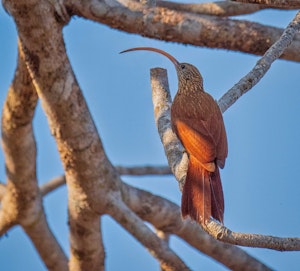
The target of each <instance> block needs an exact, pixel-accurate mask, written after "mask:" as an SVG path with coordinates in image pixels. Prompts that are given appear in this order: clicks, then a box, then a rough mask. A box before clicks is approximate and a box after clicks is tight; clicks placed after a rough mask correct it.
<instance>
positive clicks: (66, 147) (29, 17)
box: [5, 0, 116, 271]
mask: <svg viewBox="0 0 300 271" xmlns="http://www.w3.org/2000/svg"><path fill="white" fill-rule="evenodd" d="M24 5H26V9H24ZM5 6H6V9H7V10H8V12H9V13H10V14H11V15H12V16H13V17H14V19H15V22H16V25H17V28H18V33H19V36H20V39H21V41H22V46H23V50H24V52H25V56H26V64H27V66H28V69H29V72H30V75H31V78H33V84H34V87H35V89H36V90H37V93H38V96H39V98H40V99H41V102H42V107H43V109H44V111H45V113H46V115H47V118H48V121H49V126H50V130H51V132H52V134H53V136H54V137H55V140H56V143H57V147H58V150H59V153H60V157H61V160H62V163H63V165H64V168H65V172H66V180H67V185H68V192H69V197H68V200H69V214H70V228H71V236H70V240H71V242H70V243H71V249H70V251H71V262H70V266H71V267H72V269H71V270H80V269H81V268H82V269H83V270H91V271H92V270H103V269H104V248H103V242H102V237H101V231H100V220H99V214H100V213H101V212H104V210H105V209H106V204H107V201H106V198H107V189H108V187H109V185H113V184H112V183H111V182H110V181H108V180H110V179H113V178H112V175H113V176H114V175H115V172H114V170H113V168H112V166H111V165H110V163H109V161H108V160H107V158H106V156H105V153H104V151H103V147H102V144H101V141H100V139H99V137H98V134H97V130H96V127H95V125H94V123H93V120H92V118H91V115H90V112H89V110H88V108H87V105H86V103H85V100H84V98H83V96H82V93H81V91H80V88H79V86H78V84H77V81H76V79H75V76H74V74H73V71H72V69H71V66H70V63H69V61H68V58H67V54H66V50H65V45H64V40H63V36H62V26H63V24H64V23H63V22H62V21H61V20H60V19H59V18H57V16H56V15H57V14H56V10H55V9H54V6H53V5H52V4H51V1H50V2H49V1H38V2H37V1H35V0H29V1H25V0H22V1H20V0H18V1H14V0H7V1H5ZM49 41H51V42H49ZM99 187H101V189H99ZM115 189H116V188H115ZM86 251H88V252H89V253H90V254H89V255H87V254H86V253H85V252H86Z"/></svg>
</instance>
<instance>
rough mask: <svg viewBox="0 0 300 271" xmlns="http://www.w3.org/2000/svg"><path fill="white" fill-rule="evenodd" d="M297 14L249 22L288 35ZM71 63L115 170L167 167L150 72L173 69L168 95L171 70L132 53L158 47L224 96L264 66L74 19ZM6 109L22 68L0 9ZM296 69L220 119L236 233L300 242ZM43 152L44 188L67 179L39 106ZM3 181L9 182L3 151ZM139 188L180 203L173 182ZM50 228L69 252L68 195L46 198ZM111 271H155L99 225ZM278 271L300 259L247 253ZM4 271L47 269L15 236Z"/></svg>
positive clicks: (5, 245) (135, 249) (112, 228)
mask: <svg viewBox="0 0 300 271" xmlns="http://www.w3.org/2000/svg"><path fill="white" fill-rule="evenodd" d="M294 14H295V12H294V11H261V12H259V13H256V14H255V15H251V16H244V18H246V19H251V20H255V21H258V22H261V23H264V24H269V25H274V26H279V27H285V26H286V25H287V24H288V22H289V21H290V20H291V19H292V18H293V16H294ZM64 35H65V40H66V46H67V51H68V55H69V57H70V60H71V63H72V65H73V68H74V71H75V74H76V77H77V79H78V81H79V84H80V86H81V88H82V91H83V93H84V95H85V97H86V100H87V103H88V105H89V108H90V111H91V112H92V115H93V117H94V120H95V123H96V126H97V128H98V131H99V134H100V137H101V139H102V141H103V143H104V147H105V149H106V152H107V154H108V156H109V158H110V159H111V161H112V163H114V164H116V165H128V166H130V165H145V164H154V165H161V164H166V158H165V156H164V152H163V148H162V145H161V143H160V140H159V137H158V134H157V131H156V127H155V123H154V117H153V107H152V101H151V89H150V81H149V69H150V68H152V67H164V68H167V69H168V74H169V81H170V87H171V93H172V95H174V94H175V92H176V89H177V78H176V73H175V69H174V67H173V66H172V64H171V63H170V62H169V61H168V60H167V59H165V58H164V57H162V56H160V55H157V54H154V53H151V52H135V53H130V54H124V55H119V54H118V52H120V51H122V50H124V49H127V48H130V47H135V46H152V47H158V48H160V49H163V50H165V51H167V52H169V53H171V54H172V55H173V56H174V57H176V58H177V59H178V60H179V61H182V62H190V63H192V64H194V65H195V66H197V67H198V68H199V70H200V71H201V73H202V75H203V77H204V86H205V89H206V91H208V92H209V93H210V94H211V95H212V96H214V97H215V98H216V99H218V98H219V97H221V96H222V95H223V94H224V92H226V91H227V90H228V89H229V88H230V87H231V86H233V85H234V84H235V83H236V82H237V81H238V80H239V79H240V78H241V77H242V76H243V75H245V74H246V73H247V72H248V71H249V70H250V69H251V68H252V67H253V66H254V64H255V63H256V61H257V60H258V57H257V56H251V55H247V54H241V53H236V52H229V51H226V50H216V49H205V48H196V47H193V46H184V45H180V44H174V43H166V42H161V41H156V40H150V39H147V38H142V37H140V36H138V35H133V34H126V33H123V32H120V31H116V30H113V29H110V28H108V27H106V26H103V25H100V24H98V23H94V22H89V21H87V20H83V19H80V18H74V19H72V21H71V22H70V24H69V25H68V26H66V27H65V29H64ZM0 37H1V43H0V101H1V102H0V103H1V105H2V104H3V102H4V99H5V95H6V92H7V89H8V86H9V84H10V82H11V80H12V78H13V74H14V69H15V65H16V57H17V56H16V47H17V43H16V31H15V27H14V23H13V21H12V19H11V18H10V17H9V16H8V15H7V14H6V13H5V12H4V11H3V9H2V7H1V8H0ZM299 75H300V71H299V64H298V63H293V62H288V61H283V60H279V61H276V62H275V63H274V64H273V65H272V67H271V69H270V70H269V72H268V73H267V75H266V76H265V77H264V78H263V79H262V80H261V82H259V84H258V85H257V86H255V87H254V88H253V89H252V90H251V91H250V92H249V93H247V94H246V95H245V96H243V97H242V98H241V99H240V100H239V101H238V102H237V103H236V104H234V105H233V106H232V107H231V108H229V109H228V110H227V111H226V112H225V114H224V121H225V126H226V130H227V135H228V144H229V155H228V159H227V161H226V166H225V168H224V169H223V170H222V171H221V177H222V182H223V187H224V194H225V225H226V226H227V227H229V228H230V229H232V230H234V231H240V232H251V233H260V234H268V235H275V236H283V237H288V236H290V237H294V236H300V231H299V229H300V216H299V205H300V203H299V196H300V184H299V183H300V182H299V172H300V169H299V166H298V164H299V160H300V158H299V155H298V154H299V151H300V143H299V138H300V127H299V116H300V106H299V104H300V91H299ZM34 125H35V135H36V139H37V144H38V179H39V182H40V183H41V184H42V183H44V182H46V181H48V180H50V179H51V178H53V177H55V176H58V175H61V174H63V169H62V166H61V162H60V160H59V156H58V153H57V149H56V146H55V143H54V140H53V138H52V137H51V135H50V132H49V129H48V126H47V120H46V118H45V115H44V113H43V111H42V110H41V108H40V106H39V107H38V109H37V111H36V115H35V119H34ZM0 180H1V181H5V169H4V161H3V152H2V149H1V151H0ZM124 180H125V181H126V182H128V183H130V184H133V185H135V186H137V187H141V188H144V189H147V190H149V191H151V192H152V193H155V194H159V195H162V196H164V197H166V198H168V199H170V200H172V201H173V202H176V203H177V204H180V193H179V191H178V186H177V182H176V181H175V180H174V178H173V177H172V176H169V177H162V176H158V177H144V178H141V177H131V178H129V177H126V178H124ZM44 205H45V209H46V214H47V217H48V220H49V224H50V227H51V229H52V230H53V232H54V234H55V235H56V236H57V238H58V240H59V242H60V244H61V245H62V246H63V248H64V249H65V251H66V253H68V251H69V244H68V228H67V191H66V188H65V187H62V188H59V189H57V190H56V191H55V192H53V193H51V194H49V195H48V196H46V197H45V201H44ZM102 223H103V232H104V242H105V245H106V252H107V260H106V262H107V270H112V271H114V270H124V269H126V270H132V271H135V270H158V264H157V262H156V260H154V259H153V258H152V256H150V255H149V253H148V252H147V251H146V249H144V248H143V247H142V246H141V245H140V244H139V243H138V242H136V241H135V240H134V239H133V238H132V237H131V236H130V235H129V234H128V233H127V232H125V231H124V230H123V229H122V228H121V227H120V226H119V225H118V224H116V223H115V222H114V221H113V220H112V219H111V218H109V217H105V218H104V219H103V222H102ZM171 244H172V247H173V249H174V250H175V251H176V252H177V253H178V254H179V255H181V256H182V258H183V259H184V260H185V261H186V262H187V264H188V265H189V266H190V267H191V268H192V269H193V270H206V269H208V268H209V270H213V271H214V270H216V271H219V270H226V269H225V268H224V267H223V266H221V265H220V264H218V263H216V262H215V261H213V260H211V259H210V258H208V257H206V256H205V255H202V254H201V253H198V252H196V251H195V250H194V249H192V248H190V247H189V246H188V245H186V244H185V243H183V242H181V241H180V240H178V239H177V238H172V239H171ZM245 250H246V251H248V252H249V253H250V254H251V255H253V256H255V257H257V258H259V259H260V260H262V261H263V262H264V263H266V264H267V265H269V266H271V267H272V268H274V269H276V270H299V265H300V255H299V252H277V251H271V250H267V249H251V248H245ZM0 262H1V266H2V270H9V271H18V270H46V269H45V267H44V266H43V263H42V262H41V261H40V259H39V257H38V255H37V253H36V252H35V250H34V248H33V246H32V244H31V243H30V241H29V239H28V238H27V237H26V236H25V235H24V234H23V232H22V230H21V229H20V228H19V227H15V228H14V229H12V230H10V231H9V232H8V234H7V236H4V237H2V239H1V241H0Z"/></svg>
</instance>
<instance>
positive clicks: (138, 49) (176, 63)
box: [120, 47, 179, 66]
mask: <svg viewBox="0 0 300 271" xmlns="http://www.w3.org/2000/svg"><path fill="white" fill-rule="evenodd" d="M132 51H152V52H156V53H159V54H162V55H164V56H165V57H167V58H168V59H170V60H171V61H172V63H173V64H174V65H175V66H177V65H179V62H178V61H177V60H176V58H175V57H173V56H171V55H170V54H168V53H167V52H165V51H163V50H160V49H157V48H153V47H135V48H130V49H127V50H124V51H122V52H120V54H123V53H127V52H132Z"/></svg>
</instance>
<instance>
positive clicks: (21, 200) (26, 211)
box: [0, 44, 68, 271]
mask: <svg viewBox="0 0 300 271" xmlns="http://www.w3.org/2000/svg"><path fill="white" fill-rule="evenodd" d="M36 103H37V95H36V92H35V89H34V87H33V84H32V79H31V78H30V76H29V73H28V70H27V67H26V65H25V61H24V53H23V51H22V49H21V46H20V44H19V58H18V66H17V70H16V73H15V77H14V80H13V82H12V85H11V87H10V89H9V92H8V95H7V98H6V101H5V104H4V108H3V114H2V143H3V150H4V153H5V165H6V174H7V186H6V192H5V195H4V197H3V200H2V202H1V204H2V209H1V214H0V216H1V220H2V219H3V218H4V217H9V219H10V220H11V221H13V222H14V223H18V224H21V226H22V227H23V229H24V231H25V232H26V233H27V234H28V236H29V237H30V239H31V241H32V242H33V244H34V245H35V247H36V249H37V251H38V253H39V254H40V256H41V258H42V259H43V261H44V263H45V265H46V266H47V268H48V269H49V270H57V271H58V270H67V269H68V267H67V258H66V256H65V255H64V252H63V251H62V249H61V247H60V245H59V244H58V242H57V241H56V239H55V237H54V236H53V234H52V232H51V231H50V229H49V227H48V224H47V221H46V218H45V214H44V210H43V206H42V199H41V195H40V193H39V189H38V186H37V179H36V146H35V138H34V135H33V130H32V118H33V114H34V110H35V106H36Z"/></svg>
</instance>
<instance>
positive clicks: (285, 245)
mask: <svg viewBox="0 0 300 271" xmlns="http://www.w3.org/2000/svg"><path fill="white" fill-rule="evenodd" d="M166 82H167V79H166V71H165V70H163V69H160V68H157V69H151V83H152V96H153V97H163V98H162V99H161V100H159V99H157V98H156V99H153V104H154V113H155V119H156V123H157V126H158V127H157V128H158V132H159V135H160V138H161V141H162V143H163V146H164V149H165V152H166V155H167V156H168V161H170V167H171V168H172V171H173V173H174V175H175V177H176V179H177V180H178V182H179V183H180V184H182V182H183V181H184V179H185V174H186V173H185V172H186V171H185V172H184V170H183V171H176V170H174V169H173V168H174V167H172V164H179V163H180V162H181V161H184V162H181V163H182V164H185V167H186V166H187V162H188V161H187V159H186V158H185V157H184V156H183V155H182V154H180V153H181V150H182V147H180V142H179V140H178V139H176V137H175V134H174V133H173V132H172V130H171V126H170V117H167V116H170V106H169V105H170V103H171V96H170V92H169V89H168V86H167V84H166ZM162 128H163V129H162ZM170 135H171V136H170ZM165 137H168V138H171V141H169V142H168V143H167V144H166V141H165V139H164V138H165ZM170 146H172V147H171V148H170ZM178 146H179V147H178ZM172 157H175V158H174V159H175V161H176V162H174V161H173V158H172ZM175 168H176V167H175ZM178 172H179V173H180V174H179V173H178ZM218 227H222V229H223V230H222V232H221V234H220V232H219V231H217V233H218V234H216V230H215V229H219V228H218ZM206 230H207V231H208V232H209V233H210V234H212V235H213V236H214V237H216V238H217V239H219V240H221V241H227V240H230V243H231V244H236V245H245V244H248V245H249V246H250V245H251V246H252V247H264V248H270V249H274V244H272V243H270V244H268V242H265V241H264V240H263V241H262V242H260V243H255V242H251V239H250V241H249V236H252V237H253V236H257V235H251V234H240V233H233V232H232V231H230V230H228V229H226V228H225V227H223V226H221V225H219V224H218V223H216V222H214V221H212V220H210V223H209V224H208V225H207V228H206ZM234 237H236V238H237V239H234V240H235V241H233V238H234ZM260 237H261V238H263V237H264V236H263V235H260ZM265 237H266V239H265V240H270V239H269V238H270V237H269V236H265ZM242 240H243V241H242ZM256 240H257V239H256ZM272 240H273V243H276V242H280V245H279V248H280V249H285V250H300V241H299V238H278V237H274V239H272Z"/></svg>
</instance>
